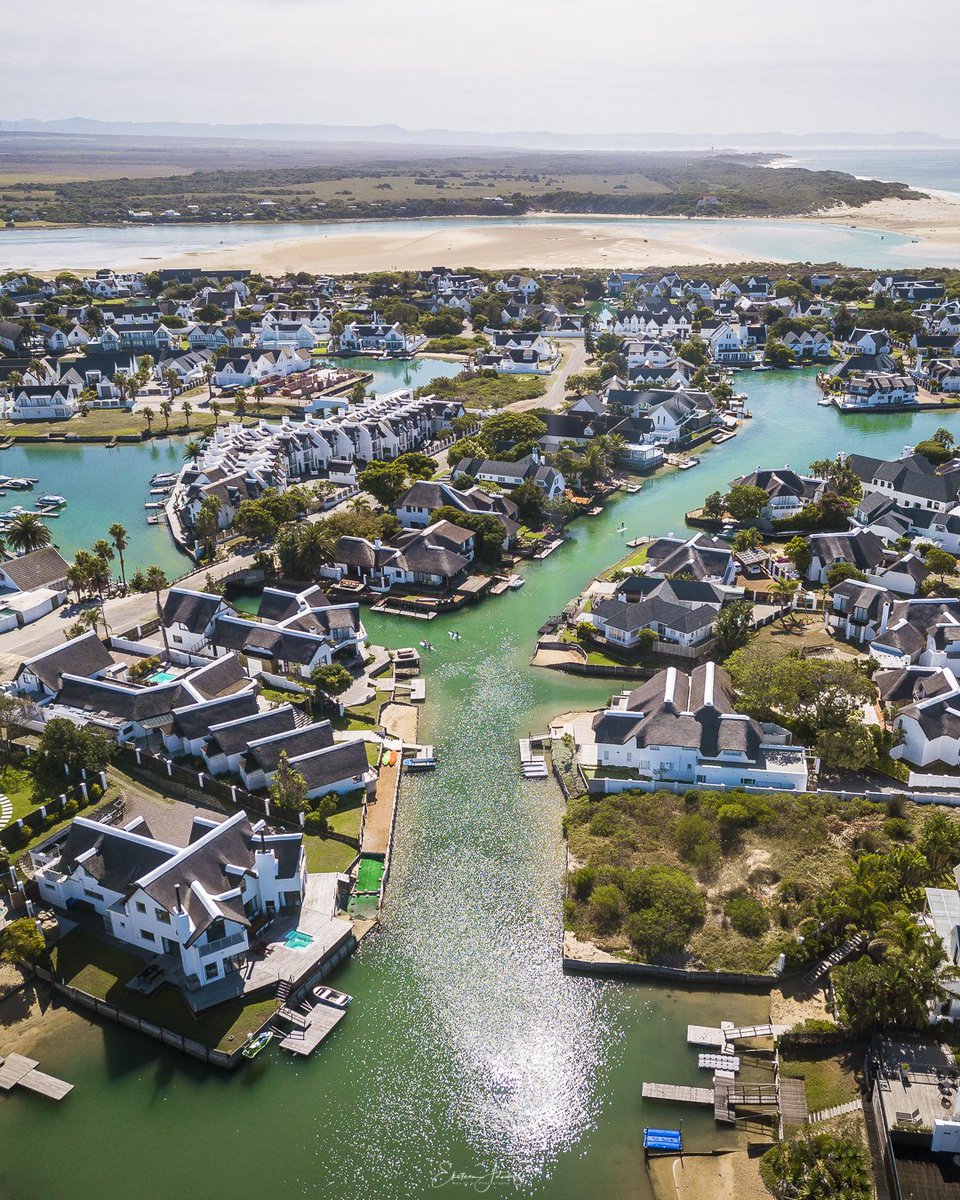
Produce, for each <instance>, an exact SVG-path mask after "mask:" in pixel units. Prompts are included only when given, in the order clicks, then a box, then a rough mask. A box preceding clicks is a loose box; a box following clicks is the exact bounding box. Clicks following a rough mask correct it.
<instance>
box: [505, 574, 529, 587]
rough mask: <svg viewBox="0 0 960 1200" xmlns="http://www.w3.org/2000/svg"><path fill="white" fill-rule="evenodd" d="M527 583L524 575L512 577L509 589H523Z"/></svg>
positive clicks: (509, 581)
mask: <svg viewBox="0 0 960 1200" xmlns="http://www.w3.org/2000/svg"><path fill="white" fill-rule="evenodd" d="M526 582H527V581H526V579H524V577H523V576H522V575H511V576H510V578H509V579H508V580H507V587H508V588H513V589H516V588H522V587H523V585H524V584H525V583H526Z"/></svg>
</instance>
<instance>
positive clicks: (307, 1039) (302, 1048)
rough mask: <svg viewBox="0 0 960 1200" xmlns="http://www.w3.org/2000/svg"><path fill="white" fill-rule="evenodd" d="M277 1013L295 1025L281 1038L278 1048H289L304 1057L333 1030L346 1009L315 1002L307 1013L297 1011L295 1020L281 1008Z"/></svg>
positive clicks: (345, 1012) (344, 1014)
mask: <svg viewBox="0 0 960 1200" xmlns="http://www.w3.org/2000/svg"><path fill="white" fill-rule="evenodd" d="M279 1015H280V1016H281V1017H284V1019H285V1020H289V1021H290V1023H291V1024H295V1025H296V1027H295V1028H294V1029H293V1031H292V1032H291V1033H288V1034H287V1036H286V1037H285V1038H283V1039H282V1041H281V1042H280V1049H281V1050H289V1051H291V1053H293V1054H299V1055H301V1057H303V1058H306V1057H307V1055H309V1054H312V1053H313V1052H314V1050H316V1048H317V1047H318V1046H319V1045H320V1043H321V1042H322V1041H323V1040H324V1038H325V1037H327V1035H328V1034H330V1033H332V1032H333V1030H334V1028H335V1026H337V1025H339V1023H340V1022H341V1021H342V1020H343V1018H344V1017H345V1016H346V1015H347V1010H346V1009H345V1008H334V1007H333V1006H332V1005H330V1004H317V1005H316V1006H315V1007H314V1008H312V1009H311V1010H310V1012H309V1013H304V1014H302V1016H301V1014H299V1013H298V1014H296V1015H297V1021H296V1022H294V1021H293V1020H291V1018H290V1017H287V1016H285V1014H284V1011H283V1010H282V1009H281V1011H280V1014H279ZM301 1020H303V1021H304V1022H305V1023H304V1024H302V1025H301V1024H300V1021H301Z"/></svg>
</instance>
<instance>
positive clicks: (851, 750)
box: [817, 720, 877, 771]
mask: <svg viewBox="0 0 960 1200" xmlns="http://www.w3.org/2000/svg"><path fill="white" fill-rule="evenodd" d="M817 754H818V755H819V756H820V758H821V759H822V761H823V763H824V766H827V767H834V768H836V769H838V770H844V771H862V770H863V768H864V767H872V766H874V765H875V764H876V761H877V747H876V743H875V742H874V740H873V738H872V737H871V735H870V730H869V729H868V728H867V727H866V725H864V724H862V723H860V722H857V721H853V720H851V721H848V722H847V723H846V724H845V725H842V726H841V727H840V728H839V729H821V730H820V732H819V733H818V735H817Z"/></svg>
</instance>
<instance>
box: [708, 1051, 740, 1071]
mask: <svg viewBox="0 0 960 1200" xmlns="http://www.w3.org/2000/svg"><path fill="white" fill-rule="evenodd" d="M697 1066H698V1067H701V1068H702V1069H704V1070H706V1071H733V1072H734V1074H736V1072H737V1071H739V1070H740V1055H739V1054H698V1055H697Z"/></svg>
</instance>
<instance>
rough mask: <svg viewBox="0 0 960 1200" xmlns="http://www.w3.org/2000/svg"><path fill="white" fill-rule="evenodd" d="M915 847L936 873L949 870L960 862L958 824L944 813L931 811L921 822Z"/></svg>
mask: <svg viewBox="0 0 960 1200" xmlns="http://www.w3.org/2000/svg"><path fill="white" fill-rule="evenodd" d="M917 849H918V850H919V851H920V853H921V854H922V855H923V857H924V858H925V859H926V860H927V862H928V863H929V864H930V868H931V870H932V871H934V872H935V873H936V874H940V873H941V872H944V871H949V870H951V869H952V868H953V866H954V865H955V864H956V863H957V862H960V824H958V823H957V822H956V821H951V820H950V819H949V818H948V817H947V815H946V813H942V812H934V813H931V814H930V816H929V817H927V819H926V821H924V823H923V830H922V832H921V834H920V837H919V838H918V840H917Z"/></svg>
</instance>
